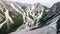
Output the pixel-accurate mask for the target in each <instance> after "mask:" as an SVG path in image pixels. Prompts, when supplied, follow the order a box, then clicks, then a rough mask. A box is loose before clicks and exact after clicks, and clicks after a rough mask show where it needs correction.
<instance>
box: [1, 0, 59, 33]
mask: <svg viewBox="0 0 60 34" xmlns="http://www.w3.org/2000/svg"><path fill="white" fill-rule="evenodd" d="M59 6H60V3H59V2H58V3H56V4H54V5H53V6H52V7H51V8H50V9H49V8H48V7H46V6H44V5H42V4H40V3H35V4H26V3H20V2H11V1H0V33H1V34H9V33H11V32H14V33H13V34H15V32H16V33H17V32H18V31H21V32H19V34H21V33H22V32H25V31H28V32H27V34H28V33H30V34H32V33H35V32H37V31H40V30H41V32H42V31H44V32H45V31H46V30H47V32H46V34H47V33H48V32H51V31H54V32H55V34H56V28H54V26H52V25H55V27H56V23H57V26H59V18H60V16H59V14H60V12H59V11H60V9H59ZM50 28H51V29H50ZM52 28H53V29H52ZM36 29H37V30H36ZM49 29H50V30H49ZM54 29H55V30H54ZM58 29H59V27H57V30H58ZM54 32H53V33H54ZM23 34H24V33H23ZM38 34H40V33H39V32H38ZM41 34H44V33H43V32H42V33H41ZM49 34H50V33H49ZM51 34H52V32H51Z"/></svg>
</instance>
